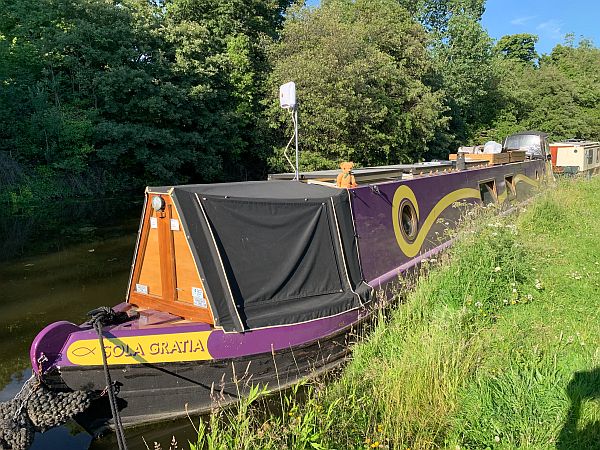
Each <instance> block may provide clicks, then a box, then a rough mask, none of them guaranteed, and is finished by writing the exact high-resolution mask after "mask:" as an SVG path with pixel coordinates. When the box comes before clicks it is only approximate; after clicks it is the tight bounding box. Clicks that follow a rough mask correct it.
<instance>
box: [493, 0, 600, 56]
mask: <svg viewBox="0 0 600 450" xmlns="http://www.w3.org/2000/svg"><path fill="white" fill-rule="evenodd" d="M483 26H484V27H485V28H487V30H488V32H489V33H490V35H491V36H492V37H493V38H495V39H498V38H500V37H502V36H504V35H505V34H516V33H531V34H537V35H538V36H539V37H540V40H539V42H538V44H537V51H538V53H540V54H542V53H550V51H551V50H552V48H553V47H554V46H555V45H556V44H561V43H563V42H564V37H565V34H567V33H574V34H575V41H576V42H578V41H579V38H580V37H581V36H583V37H585V38H588V39H592V40H593V41H594V44H595V45H596V46H600V0H566V1H565V0H488V1H487V3H486V11H485V14H484V15H483Z"/></svg>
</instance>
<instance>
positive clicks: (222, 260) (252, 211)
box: [153, 181, 371, 331]
mask: <svg viewBox="0 0 600 450" xmlns="http://www.w3.org/2000/svg"><path fill="white" fill-rule="evenodd" d="M153 191H154V190H153ZM173 194H174V195H173V197H174V199H175V202H176V204H177V208H178V210H179V213H180V215H181V219H182V224H183V226H184V229H185V230H186V233H187V234H188V235H189V239H190V244H191V247H192V251H193V252H194V257H195V258H196V261H197V263H198V265H199V267H200V270H201V276H202V278H203V279H204V280H205V287H206V289H207V291H208V294H209V296H210V299H211V307H212V309H213V312H214V314H215V319H216V320H217V325H219V326H222V327H223V328H224V329H225V330H228V331H233V330H237V331H242V330H245V329H253V328H261V327H268V326H274V325H282V324H291V323H298V322H304V321H307V320H312V319H316V318H320V317H327V316H331V315H335V314H338V313H341V312H344V311H347V310H349V309H353V308H357V307H358V306H360V305H361V303H365V302H367V301H369V300H370V296H371V288H370V287H369V286H367V285H366V284H365V283H364V282H363V280H362V275H361V269H360V265H359V260H358V249H357V245H356V239H355V235H354V225H353V222H352V213H351V209H350V201H349V195H350V194H349V192H348V191H347V190H341V189H335V188H329V187H325V186H318V185H307V184H304V183H299V182H294V181H265V182H247V183H227V184H213V185H193V186H178V187H175V188H174V189H173Z"/></svg>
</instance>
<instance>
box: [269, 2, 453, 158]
mask: <svg viewBox="0 0 600 450" xmlns="http://www.w3.org/2000/svg"><path fill="white" fill-rule="evenodd" d="M425 44H426V35H425V33H424V32H423V29H422V28H421V27H420V26H419V25H418V24H416V23H415V22H414V21H413V20H411V18H410V16H409V15H408V13H407V12H406V10H404V8H402V7H401V6H399V5H398V3H397V2H396V1H395V0H356V1H329V2H326V3H324V4H323V5H322V7H321V8H318V9H314V10H311V9H306V8H295V9H293V10H291V11H289V13H288V19H287V21H286V24H285V26H284V29H283V32H282V38H281V40H280V42H278V43H277V44H276V45H274V47H273V48H272V49H271V52H270V60H271V64H272V65H273V72H272V74H271V76H270V80H269V85H270V88H271V90H270V93H269V95H268V96H267V99H266V102H267V103H269V104H270V109H269V111H268V121H269V124H270V126H271V127H272V128H273V129H274V130H280V129H282V128H283V127H284V126H285V124H288V123H289V117H288V115H287V113H285V112H282V111H281V110H280V108H279V105H278V101H277V89H278V86H279V85H280V84H282V83H284V82H287V81H290V80H294V81H295V82H296V85H297V92H298V98H299V102H300V123H301V128H300V134H301V147H302V151H301V163H302V167H303V168H304V169H321V168H327V167H335V166H337V163H338V162H340V161H342V160H353V161H354V162H356V163H358V164H360V165H375V164H384V163H398V162H402V161H410V160H414V159H416V158H419V156H420V155H421V154H423V152H424V151H425V150H426V148H427V142H428V141H429V140H431V139H432V137H433V134H434V131H435V129H436V127H438V126H439V125H440V110H441V109H442V108H441V105H440V102H439V97H438V96H437V95H435V94H433V93H432V92H431V90H430V89H429V88H427V87H426V86H425V85H424V84H423V82H422V78H423V76H424V74H425V72H426V71H427V70H428V69H429V60H428V56H427V52H426V48H425ZM288 131H289V132H291V130H290V129H289V128H288ZM278 139H279V142H280V143H281V144H283V143H284V142H286V141H287V139H286V136H283V135H279V136H278ZM274 162H275V168H276V169H279V170H281V169H287V170H289V167H286V166H285V165H284V164H283V158H282V157H281V147H278V153H277V157H276V158H275V159H274Z"/></svg>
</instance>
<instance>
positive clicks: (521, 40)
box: [494, 33, 539, 64]
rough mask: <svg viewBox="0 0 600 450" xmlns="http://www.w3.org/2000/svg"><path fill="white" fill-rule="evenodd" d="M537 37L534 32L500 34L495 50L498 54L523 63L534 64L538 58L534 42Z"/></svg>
mask: <svg viewBox="0 0 600 450" xmlns="http://www.w3.org/2000/svg"><path fill="white" fill-rule="evenodd" d="M538 40H539V37H538V36H536V35H535V34H528V33H521V34H510V35H507V36H502V37H501V38H500V39H499V40H498V42H497V43H496V46H495V47H494V49H495V51H496V52H497V53H499V54H500V55H502V56H504V57H506V58H509V59H515V60H517V61H521V62H523V63H528V64H534V63H535V61H536V60H537V59H538V54H537V52H536V51H535V44H536V43H537V41H538Z"/></svg>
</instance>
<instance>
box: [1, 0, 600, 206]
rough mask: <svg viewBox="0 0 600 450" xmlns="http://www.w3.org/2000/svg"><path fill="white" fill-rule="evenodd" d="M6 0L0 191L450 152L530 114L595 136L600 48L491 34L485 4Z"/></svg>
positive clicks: (73, 188) (522, 122)
mask: <svg viewBox="0 0 600 450" xmlns="http://www.w3.org/2000/svg"><path fill="white" fill-rule="evenodd" d="M292 2H293V0H164V1H163V0H159V1H155V0H119V1H116V0H0V10H2V15H0V166H1V167H0V201H1V200H6V199H7V198H12V199H13V200H15V201H23V200H28V199H33V200H35V199H41V198H48V197H64V196H76V195H87V196H89V195H94V194H103V193H107V192H111V191H120V190H122V189H128V188H135V189H138V188H141V187H142V186H143V185H144V184H154V183H161V184H162V183H181V182H213V181H223V180H234V179H235V180H244V179H263V178H264V177H265V175H266V173H267V170H287V169H288V167H287V166H286V164H284V159H283V157H282V151H283V148H284V146H285V143H286V142H287V139H288V137H289V136H290V133H291V121H290V118H289V116H288V115H287V113H286V112H284V111H282V110H280V108H279V106H278V104H277V100H276V99H277V88H278V86H279V84H281V83H283V82H287V81H290V80H294V81H296V83H297V86H298V95H299V99H300V102H301V104H300V122H301V128H300V130H301V131H300V133H301V134H300V136H301V140H300V143H301V150H302V153H301V154H302V162H303V167H305V168H314V169H318V168H326V167H334V166H335V165H336V164H337V162H339V161H340V160H341V159H351V160H354V162H355V163H357V164H358V165H363V166H366V165H374V164H381V163H393V162H401V161H402V162H404V161H411V160H417V159H420V158H425V157H446V155H447V154H448V152H450V151H454V150H455V149H456V147H457V146H458V145H461V144H464V143H468V142H477V141H480V140H482V139H488V138H496V139H501V138H502V137H504V135H506V134H507V133H509V132H512V131H517V130H521V129H523V128H537V129H540V130H541V131H547V132H549V133H550V134H551V136H552V137H554V138H556V139H559V138H568V137H584V138H592V139H600V135H599V134H600V132H599V131H598V130H600V108H598V105H599V102H600V81H599V75H598V74H599V73H600V54H599V52H600V50H599V49H598V48H597V47H595V46H594V44H593V43H592V42H590V41H587V40H582V41H580V42H579V44H578V45H575V43H574V42H575V40H574V36H572V35H571V36H567V39H566V42H565V44H564V45H559V46H557V47H556V48H555V49H554V50H553V51H552V52H551V54H549V55H543V56H541V57H538V55H537V53H536V51H535V43H536V39H537V38H536V36H534V35H530V34H520V35H512V36H505V37H503V38H502V39H500V40H499V41H498V42H497V43H495V44H494V42H493V40H492V39H491V38H490V36H489V35H488V34H487V32H486V31H485V30H484V29H483V27H482V25H481V17H482V14H483V12H484V10H485V0H417V1H412V0H410V1H409V0H372V1H369V0H322V2H321V6H320V7H312V8H309V7H305V6H303V5H302V2H299V3H298V4H296V5H294V6H293V7H292V8H291V9H288V7H290V5H291V3H292Z"/></svg>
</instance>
